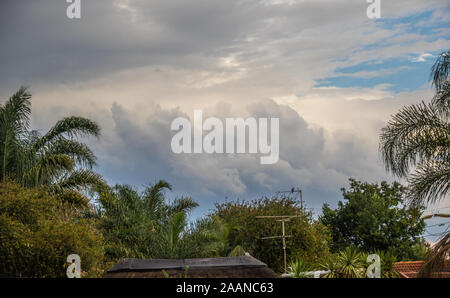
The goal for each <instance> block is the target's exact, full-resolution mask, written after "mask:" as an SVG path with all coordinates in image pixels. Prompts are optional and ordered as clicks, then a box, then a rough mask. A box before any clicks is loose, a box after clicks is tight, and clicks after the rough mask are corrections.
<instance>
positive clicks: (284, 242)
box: [281, 220, 287, 272]
mask: <svg viewBox="0 0 450 298" xmlns="http://www.w3.org/2000/svg"><path fill="white" fill-rule="evenodd" d="M281 225H282V229H283V255H284V272H287V264H286V237H285V236H286V234H285V232H284V220H282V221H281Z"/></svg>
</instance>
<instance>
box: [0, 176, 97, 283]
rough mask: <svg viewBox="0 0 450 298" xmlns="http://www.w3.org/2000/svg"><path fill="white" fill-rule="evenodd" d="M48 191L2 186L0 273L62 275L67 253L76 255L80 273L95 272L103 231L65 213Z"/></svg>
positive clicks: (0, 196)
mask: <svg viewBox="0 0 450 298" xmlns="http://www.w3.org/2000/svg"><path fill="white" fill-rule="evenodd" d="M66 215H67V213H66V212H65V211H64V206H63V205H62V204H61V202H60V201H59V200H58V199H56V198H55V197H54V196H51V195H49V194H48V193H47V192H46V191H43V190H36V189H27V188H23V187H21V186H19V185H17V184H11V183H8V184H1V185H0V231H1V233H0V275H1V276H5V277H65V276H66V266H67V265H68V264H67V263H66V258H67V256H68V255H70V254H78V255H79V256H80V258H81V260H82V263H81V269H82V270H83V272H84V273H83V275H86V274H90V275H93V276H95V275H98V274H99V273H101V271H98V270H99V268H98V266H100V264H101V261H102V256H103V247H102V236H101V234H100V233H98V231H97V230H96V229H95V225H94V224H93V222H92V221H91V220H88V219H82V218H77V217H67V216H66Z"/></svg>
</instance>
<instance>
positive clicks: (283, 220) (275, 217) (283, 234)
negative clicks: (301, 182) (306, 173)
mask: <svg viewBox="0 0 450 298" xmlns="http://www.w3.org/2000/svg"><path fill="white" fill-rule="evenodd" d="M276 193H277V194H282V193H292V194H293V193H298V194H299V197H300V208H301V210H303V196H302V190H301V189H299V188H294V187H293V188H292V189H291V190H289V191H277V192H276ZM296 217H300V215H299V214H297V215H267V216H256V218H261V219H272V220H276V221H278V222H281V235H280V236H268V237H262V238H261V239H262V240H268V239H281V240H282V244H283V264H284V272H285V273H287V257H286V248H287V247H286V238H290V237H292V235H286V228H285V226H286V223H287V222H288V221H290V220H291V219H293V218H296Z"/></svg>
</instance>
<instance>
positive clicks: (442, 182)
mask: <svg viewBox="0 0 450 298" xmlns="http://www.w3.org/2000/svg"><path fill="white" fill-rule="evenodd" d="M408 182H409V188H408V192H407V195H408V197H409V198H410V200H411V202H412V203H413V204H419V205H420V204H423V202H427V203H435V202H436V201H438V200H440V199H442V198H444V197H445V196H446V195H447V194H449V193H450V163H449V162H446V161H442V160H441V161H435V160H428V159H427V160H424V161H422V162H421V163H420V164H419V165H418V167H417V169H416V171H415V172H414V173H413V174H411V176H410V177H409V178H408Z"/></svg>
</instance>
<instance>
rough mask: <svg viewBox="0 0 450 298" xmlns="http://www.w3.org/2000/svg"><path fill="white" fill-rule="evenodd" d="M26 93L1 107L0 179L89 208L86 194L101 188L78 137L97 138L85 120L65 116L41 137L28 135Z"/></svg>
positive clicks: (90, 155)
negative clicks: (41, 190) (40, 190)
mask: <svg viewBox="0 0 450 298" xmlns="http://www.w3.org/2000/svg"><path fill="white" fill-rule="evenodd" d="M30 99H31V94H30V93H29V92H28V91H27V89H26V88H24V87H21V88H20V89H19V90H18V91H17V92H16V93H14V94H13V95H12V96H11V97H10V98H9V99H8V100H7V101H6V102H5V103H4V104H3V105H1V106H0V169H1V171H0V179H1V181H3V182H5V181H7V180H8V179H9V180H14V181H16V182H18V183H20V184H22V185H23V186H26V187H44V188H45V189H46V190H47V191H49V192H50V193H52V194H57V195H58V196H59V197H60V199H61V200H64V201H68V202H70V203H72V204H74V205H76V206H83V207H86V206H88V202H89V200H88V199H87V197H86V196H84V195H83V191H85V190H93V189H95V190H96V189H98V188H104V187H106V184H105V182H104V181H103V179H102V178H101V177H100V175H98V174H97V173H95V172H93V171H92V167H93V166H94V165H95V160H96V158H95V155H94V154H93V152H92V151H91V150H90V149H89V147H88V146H86V145H85V144H84V143H81V142H79V141H77V140H76V139H77V138H78V137H83V136H95V137H98V136H99V134H100V128H99V126H98V125H97V124H96V123H95V122H93V121H91V120H89V119H86V118H82V117H67V118H64V119H62V120H60V121H58V122H57V123H56V124H55V125H54V126H53V127H52V128H51V129H50V130H49V131H48V132H47V133H46V134H44V135H40V134H39V133H38V132H37V131H34V130H33V131H31V130H30V125H29V120H30V116H31V102H30Z"/></svg>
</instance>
